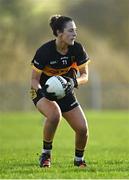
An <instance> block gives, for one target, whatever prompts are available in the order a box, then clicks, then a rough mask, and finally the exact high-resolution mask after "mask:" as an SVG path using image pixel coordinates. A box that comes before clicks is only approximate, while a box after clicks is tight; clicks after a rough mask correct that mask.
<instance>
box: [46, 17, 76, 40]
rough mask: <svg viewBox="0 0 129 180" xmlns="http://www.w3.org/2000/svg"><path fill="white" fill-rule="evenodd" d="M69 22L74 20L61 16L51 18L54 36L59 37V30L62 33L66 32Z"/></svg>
mask: <svg viewBox="0 0 129 180" xmlns="http://www.w3.org/2000/svg"><path fill="white" fill-rule="evenodd" d="M68 21H73V20H72V18H70V17H66V16H61V15H54V16H52V17H51V18H50V23H49V25H50V27H51V29H52V31H53V34H54V35H55V36H57V30H59V31H60V32H63V31H64V28H65V25H66V23H67V22H68Z"/></svg>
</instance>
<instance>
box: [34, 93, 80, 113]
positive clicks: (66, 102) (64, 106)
mask: <svg viewBox="0 0 129 180" xmlns="http://www.w3.org/2000/svg"><path fill="white" fill-rule="evenodd" d="M31 96H32V100H33V103H34V104H35V105H36V104H37V102H38V101H39V100H40V99H41V98H42V97H41V96H40V95H37V94H36V93H35V92H34V91H33V90H31ZM56 102H57V104H58V105H59V107H60V109H61V112H67V111H70V110H72V109H73V108H75V107H77V106H79V103H78V101H77V98H76V96H75V95H74V93H70V94H69V95H67V96H65V97H64V98H62V99H59V100H56Z"/></svg>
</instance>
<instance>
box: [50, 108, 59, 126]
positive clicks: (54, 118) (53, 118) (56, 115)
mask: <svg viewBox="0 0 129 180" xmlns="http://www.w3.org/2000/svg"><path fill="white" fill-rule="evenodd" d="M47 118H48V119H49V121H50V122H51V123H52V124H53V125H54V124H58V123H59V121H60V119H61V112H60V110H56V111H54V112H51V113H50V114H49V115H48V117H47Z"/></svg>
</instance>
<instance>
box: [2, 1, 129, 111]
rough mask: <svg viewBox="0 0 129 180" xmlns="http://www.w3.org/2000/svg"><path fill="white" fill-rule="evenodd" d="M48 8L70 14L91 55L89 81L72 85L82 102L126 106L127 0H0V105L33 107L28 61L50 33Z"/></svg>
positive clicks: (95, 105) (128, 92) (12, 108)
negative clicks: (74, 86) (80, 85)
mask: <svg viewBox="0 0 129 180" xmlns="http://www.w3.org/2000/svg"><path fill="white" fill-rule="evenodd" d="M53 14H61V15H65V16H70V17H72V18H73V19H74V21H75V23H76V25H77V28H78V37H77V41H80V42H81V43H82V44H83V45H84V47H85V48H86V50H87V52H88V54H89V56H90V59H91V63H90V64H89V82H88V84H86V85H85V86H82V87H80V88H79V90H77V91H76V93H77V97H78V99H79V100H80V103H81V104H82V106H83V107H84V108H87V109H94V110H101V109H102V110H103V109H122V110H129V75H128V72H129V0H108V1H106V0H69V1H66V0H54V1H53V0H22V1H20V0H0V102H1V103H0V111H32V110H35V107H34V105H33V103H32V102H31V100H30V97H29V88H30V78H31V66H30V63H31V59H32V58H33V56H34V54H35V51H36V49H37V48H39V47H40V46H41V45H42V44H43V43H44V42H46V41H48V40H49V39H54V36H53V35H52V32H51V29H50V28H49V24H48V20H49V17H50V16H51V15H53Z"/></svg>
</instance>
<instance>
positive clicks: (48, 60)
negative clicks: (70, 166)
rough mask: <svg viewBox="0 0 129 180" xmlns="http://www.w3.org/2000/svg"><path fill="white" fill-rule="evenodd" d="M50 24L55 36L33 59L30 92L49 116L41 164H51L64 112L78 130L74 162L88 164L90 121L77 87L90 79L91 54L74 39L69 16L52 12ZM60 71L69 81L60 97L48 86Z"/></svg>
mask: <svg viewBox="0 0 129 180" xmlns="http://www.w3.org/2000/svg"><path fill="white" fill-rule="evenodd" d="M50 27H51V29H52V31H53V34H54V35H55V39H54V40H51V41H49V42H46V43H44V44H43V45H42V46H41V47H40V48H39V49H38V50H37V51H36V54H35V56H34V58H33V60H32V78H31V96H32V100H33V102H34V104H35V106H36V108H37V109H38V110H39V112H41V113H42V114H43V115H44V116H45V117H46V120H45V123H44V127H43V149H42V154H41V156H40V167H50V165H51V150H52V142H53V138H54V135H55V132H56V129H57V126H58V124H59V121H60V119H61V117H62V116H63V117H64V118H65V119H66V121H67V122H68V123H69V125H70V126H71V128H72V129H73V130H74V131H75V157H74V162H73V163H74V166H77V167H86V162H85V160H84V150H85V148H86V144H87V139H88V124H87V120H86V118H85V115H84V113H83V110H82V108H81V106H80V105H79V103H78V101H77V98H76V97H75V94H74V88H78V86H80V85H81V84H85V83H87V81H88V62H89V57H88V55H87V53H86V51H85V49H84V48H83V46H82V45H81V44H80V43H78V42H76V41H75V39H76V36H77V32H76V30H77V29H76V25H75V22H74V21H73V20H72V19H71V18H70V17H66V16H61V15H55V16H52V17H51V18H50ZM78 72H79V74H80V75H79V76H77V73H78ZM58 75H60V76H62V77H64V78H65V79H66V80H67V83H68V86H67V88H66V95H65V97H63V98H62V99H59V100H57V98H56V96H55V94H54V93H48V92H47V87H46V86H45V82H46V81H47V80H48V78H50V77H52V76H58Z"/></svg>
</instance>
